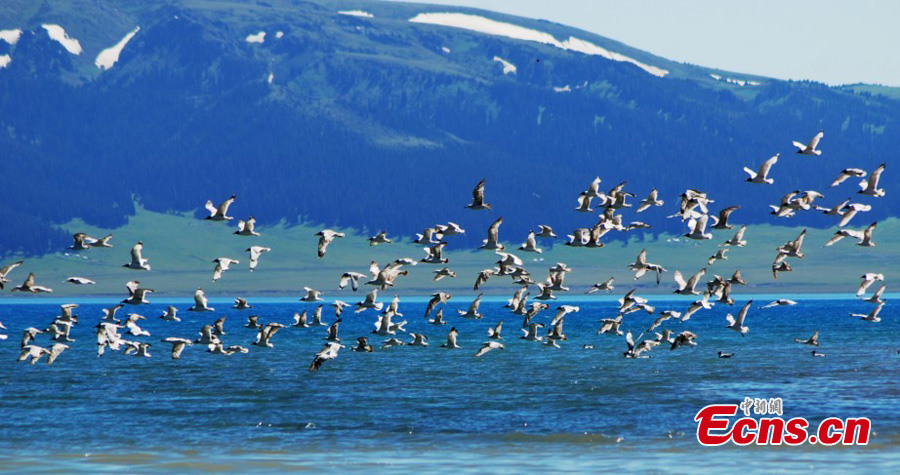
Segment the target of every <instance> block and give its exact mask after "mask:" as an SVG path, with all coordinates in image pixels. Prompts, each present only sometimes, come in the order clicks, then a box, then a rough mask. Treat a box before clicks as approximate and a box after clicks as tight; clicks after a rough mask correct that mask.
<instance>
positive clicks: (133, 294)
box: [113, 280, 153, 313]
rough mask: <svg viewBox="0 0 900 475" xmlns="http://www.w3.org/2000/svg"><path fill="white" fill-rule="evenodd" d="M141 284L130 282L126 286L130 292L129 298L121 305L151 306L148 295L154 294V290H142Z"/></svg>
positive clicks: (135, 281) (136, 281) (134, 281)
mask: <svg viewBox="0 0 900 475" xmlns="http://www.w3.org/2000/svg"><path fill="white" fill-rule="evenodd" d="M140 284H141V282H140V281H138V280H131V281H128V283H126V284H125V288H126V289H127V290H128V298H126V299H125V300H122V302H121V303H124V304H128V305H142V304H149V303H150V301H148V300H147V294H149V293H153V289H145V288H142V287H141V286H140ZM113 313H115V312H113Z"/></svg>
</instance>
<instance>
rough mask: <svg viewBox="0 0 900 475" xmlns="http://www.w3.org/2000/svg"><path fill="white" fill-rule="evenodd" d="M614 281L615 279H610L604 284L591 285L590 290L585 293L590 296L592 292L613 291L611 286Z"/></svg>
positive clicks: (613, 287)
mask: <svg viewBox="0 0 900 475" xmlns="http://www.w3.org/2000/svg"><path fill="white" fill-rule="evenodd" d="M614 281H615V278H613V277H610V278H609V279H608V280H607V281H606V282H598V283H596V284H594V285H592V286H591V288H590V289H588V291H587V292H586V293H588V294H592V293H594V292H609V291H611V290H613V289H615V286H613V282H614Z"/></svg>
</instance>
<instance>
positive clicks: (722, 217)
mask: <svg viewBox="0 0 900 475" xmlns="http://www.w3.org/2000/svg"><path fill="white" fill-rule="evenodd" d="M739 209H741V207H740V206H729V207H728V208H725V209H723V210H721V211H719V217H718V219H716V222H715V224H713V225H712V226H710V228H712V229H732V228H734V226H732V225H731V224H729V223H728V218H729V217H730V216H731V213H734V212H735V211H737V210H739Z"/></svg>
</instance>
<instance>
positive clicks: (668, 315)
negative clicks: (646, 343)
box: [620, 310, 681, 332]
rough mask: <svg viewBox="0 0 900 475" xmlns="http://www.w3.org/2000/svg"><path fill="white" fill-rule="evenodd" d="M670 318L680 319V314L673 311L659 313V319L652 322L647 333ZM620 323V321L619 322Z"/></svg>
mask: <svg viewBox="0 0 900 475" xmlns="http://www.w3.org/2000/svg"><path fill="white" fill-rule="evenodd" d="M670 318H675V319H679V320H680V319H681V312H676V311H675V310H663V311H662V312H660V313H659V317H657V318H656V320H654V321H653V324H651V325H650V328H648V329H647V331H648V332H652V331H653V330H655V329H657V328H658V327H659V326H660V325H662V324H663V322H665V321H666V320H668V319H670ZM620 323H621V320H620Z"/></svg>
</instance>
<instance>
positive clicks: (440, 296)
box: [425, 292, 453, 317]
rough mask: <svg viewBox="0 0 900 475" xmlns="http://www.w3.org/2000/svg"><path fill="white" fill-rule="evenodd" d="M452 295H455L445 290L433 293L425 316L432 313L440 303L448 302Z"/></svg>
mask: <svg viewBox="0 0 900 475" xmlns="http://www.w3.org/2000/svg"><path fill="white" fill-rule="evenodd" d="M451 297H453V296H452V295H450V294H448V293H445V292H437V293H434V294H431V300H429V301H428V305H427V306H426V307H425V316H426V317H427V316H428V315H430V314H431V311H432V310H434V308H435V307H436V306H437V305H438V304H442V303H446V302H447V301H448V300H450V298H451Z"/></svg>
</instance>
